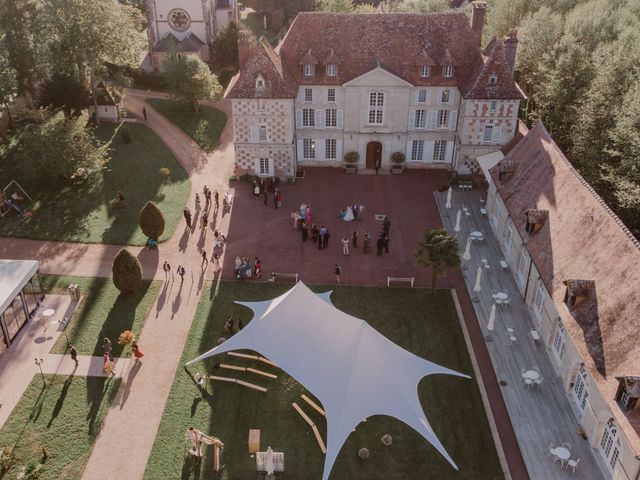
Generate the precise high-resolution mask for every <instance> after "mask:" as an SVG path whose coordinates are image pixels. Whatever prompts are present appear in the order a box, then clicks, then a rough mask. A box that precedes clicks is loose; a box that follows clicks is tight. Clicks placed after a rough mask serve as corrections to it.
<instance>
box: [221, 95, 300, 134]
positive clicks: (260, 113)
mask: <svg viewBox="0 0 640 480" xmlns="http://www.w3.org/2000/svg"><path fill="white" fill-rule="evenodd" d="M232 103H233V110H232V112H233V141H234V143H268V144H269V143H281V144H282V143H285V144H288V143H291V142H292V141H293V125H294V119H293V107H292V105H293V102H292V101H291V100H261V99H260V100H259V99H251V100H233V102H232ZM261 126H266V128H267V130H266V131H267V141H266V142H260V138H259V129H260V127H261Z"/></svg>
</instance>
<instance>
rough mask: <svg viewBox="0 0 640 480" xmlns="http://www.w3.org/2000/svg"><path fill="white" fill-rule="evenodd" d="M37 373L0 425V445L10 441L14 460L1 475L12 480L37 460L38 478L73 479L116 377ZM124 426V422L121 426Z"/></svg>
mask: <svg viewBox="0 0 640 480" xmlns="http://www.w3.org/2000/svg"><path fill="white" fill-rule="evenodd" d="M45 378H46V379H47V386H46V387H43V384H42V378H41V377H40V375H39V374H37V375H36V376H34V377H33V380H32V381H31V384H30V385H29V387H28V388H27V390H26V391H25V393H24V394H23V395H22V398H21V399H20V402H18V405H16V407H15V409H14V410H13V412H11V416H10V417H9V418H8V419H7V421H6V423H5V424H4V426H3V427H2V429H1V430H0V448H2V447H7V446H11V445H16V449H15V452H16V457H17V460H18V464H17V465H15V466H14V467H13V468H12V469H11V470H10V471H9V472H8V473H7V474H6V475H5V476H4V477H2V478H3V479H4V480H15V479H17V478H19V475H20V473H21V471H22V469H23V466H25V465H28V464H30V463H32V462H36V463H37V462H40V461H42V459H43V450H42V449H43V448H46V449H47V451H48V459H47V460H46V462H45V464H44V467H43V470H42V471H41V475H40V477H38V478H40V479H41V480H54V479H55V480H72V479H77V480H79V479H80V478H81V477H82V472H83V471H84V468H85V466H86V464H87V461H88V460H89V455H90V454H91V450H92V448H93V444H94V442H95V439H96V437H97V435H98V432H99V431H100V428H101V426H102V421H103V419H104V416H105V414H106V412H107V409H108V407H109V404H110V403H111V402H112V400H113V398H114V397H115V394H116V392H117V390H118V386H119V384H120V380H119V379H106V378H102V377H74V376H69V377H67V376H63V375H45ZM123 428H124V429H126V426H123Z"/></svg>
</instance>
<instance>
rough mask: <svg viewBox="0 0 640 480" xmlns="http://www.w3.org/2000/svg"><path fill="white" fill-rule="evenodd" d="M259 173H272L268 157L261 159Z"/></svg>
mask: <svg viewBox="0 0 640 480" xmlns="http://www.w3.org/2000/svg"><path fill="white" fill-rule="evenodd" d="M258 175H271V165H270V162H269V159H268V158H261V159H260V160H259V162H258Z"/></svg>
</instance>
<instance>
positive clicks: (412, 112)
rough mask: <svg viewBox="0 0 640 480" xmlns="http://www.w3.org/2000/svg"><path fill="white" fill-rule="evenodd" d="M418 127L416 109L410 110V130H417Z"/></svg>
mask: <svg viewBox="0 0 640 480" xmlns="http://www.w3.org/2000/svg"><path fill="white" fill-rule="evenodd" d="M415 128H416V111H415V110H409V130H415Z"/></svg>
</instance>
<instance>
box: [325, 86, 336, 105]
mask: <svg viewBox="0 0 640 480" xmlns="http://www.w3.org/2000/svg"><path fill="white" fill-rule="evenodd" d="M335 101H336V89H335V88H330V89H328V90H327V102H331V103H334V102H335Z"/></svg>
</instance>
